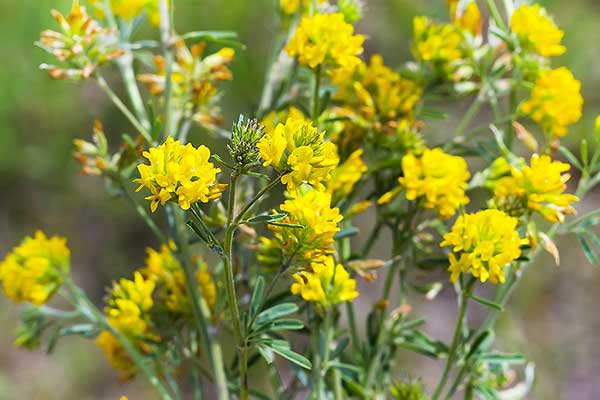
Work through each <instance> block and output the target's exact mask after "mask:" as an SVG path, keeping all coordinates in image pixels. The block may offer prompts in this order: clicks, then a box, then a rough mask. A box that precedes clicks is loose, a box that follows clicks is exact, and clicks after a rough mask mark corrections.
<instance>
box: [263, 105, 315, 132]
mask: <svg viewBox="0 0 600 400" xmlns="http://www.w3.org/2000/svg"><path fill="white" fill-rule="evenodd" d="M288 119H307V118H305V117H304V114H303V113H302V111H300V110H299V109H298V108H296V107H294V106H291V107H289V108H286V109H283V110H280V111H271V112H270V113H268V114H267V115H266V116H265V117H264V118H263V119H262V121H260V123H261V125H262V126H263V127H264V131H265V132H267V133H269V134H273V132H274V131H275V128H276V127H277V125H279V124H285V122H286V121H287V120H288Z"/></svg>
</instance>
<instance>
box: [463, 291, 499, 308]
mask: <svg viewBox="0 0 600 400" xmlns="http://www.w3.org/2000/svg"><path fill="white" fill-rule="evenodd" d="M470 298H471V299H472V300H474V301H476V302H477V303H479V304H482V305H484V306H486V307H490V308H493V309H495V310H498V311H504V307H502V305H500V304H498V303H495V302H493V301H491V300H488V299H486V298H483V297H479V296H475V295H474V294H472V295H471V296H470Z"/></svg>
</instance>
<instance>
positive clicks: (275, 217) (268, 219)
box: [242, 213, 288, 224]
mask: <svg viewBox="0 0 600 400" xmlns="http://www.w3.org/2000/svg"><path fill="white" fill-rule="evenodd" d="M287 216H288V215H287V214H286V213H279V214H262V215H256V216H254V217H252V218H248V219H247V220H245V221H243V222H242V223H244V224H265V223H267V224H269V223H273V222H277V221H281V220H282V219H284V218H285V217H287Z"/></svg>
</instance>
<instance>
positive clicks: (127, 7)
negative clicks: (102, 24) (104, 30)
mask: <svg viewBox="0 0 600 400" xmlns="http://www.w3.org/2000/svg"><path fill="white" fill-rule="evenodd" d="M90 4H92V6H94V7H95V8H96V9H97V10H98V13H99V14H100V15H104V0H91V1H90ZM109 4H110V10H111V12H112V13H113V15H115V16H117V17H121V18H123V19H125V20H127V21H131V20H132V19H134V18H135V17H138V16H140V15H142V14H143V13H146V14H147V16H148V19H149V20H150V22H151V23H152V25H154V26H158V25H159V24H160V11H159V8H158V0H110V1H109Z"/></svg>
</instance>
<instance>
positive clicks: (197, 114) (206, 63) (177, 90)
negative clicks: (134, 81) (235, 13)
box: [138, 39, 235, 127]
mask: <svg viewBox="0 0 600 400" xmlns="http://www.w3.org/2000/svg"><path fill="white" fill-rule="evenodd" d="M205 47H206V43H204V42H203V43H198V44H195V45H193V46H192V47H191V48H189V49H188V48H187V46H186V45H185V42H184V41H183V40H181V39H180V40H177V41H176V42H175V63H173V72H172V74H171V83H172V85H173V86H172V90H173V98H174V100H175V101H176V102H179V103H181V104H180V109H186V110H187V109H189V110H193V115H191V117H192V119H193V120H194V121H196V122H197V123H199V124H201V125H203V126H207V127H214V126H216V125H219V124H220V123H221V120H222V118H221V112H220V109H219V107H218V106H217V105H216V103H215V101H216V100H217V98H218V96H217V94H218V84H219V83H220V82H222V81H226V80H231V79H232V74H231V71H230V70H229V68H228V67H227V65H228V64H230V63H231V62H232V61H233V57H234V55H235V52H234V50H233V49H231V48H229V47H225V48H222V49H221V50H219V51H218V52H216V53H213V54H210V55H208V56H206V57H204V58H202V55H203V52H204V48H205ZM154 63H155V64H156V73H154V74H140V75H139V76H138V80H139V81H140V82H143V83H144V84H146V86H147V87H148V90H150V92H151V93H152V94H154V95H159V94H162V93H163V92H164V90H165V85H166V80H165V76H166V67H165V60H164V58H163V57H162V56H158V55H157V56H155V57H154Z"/></svg>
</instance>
